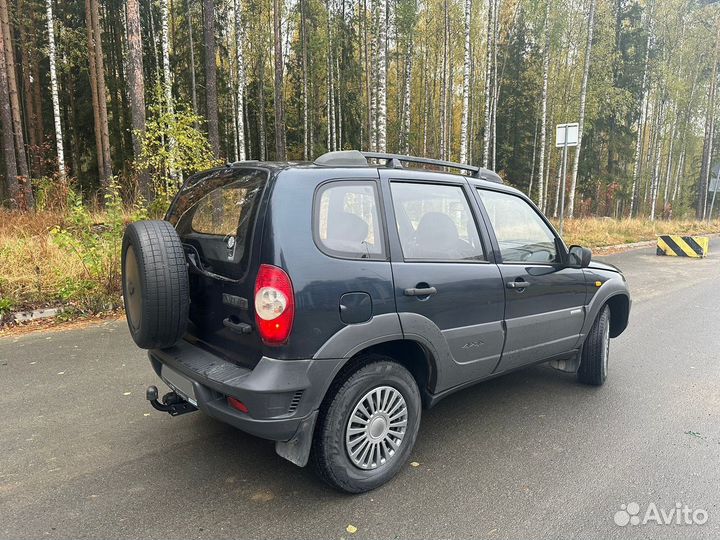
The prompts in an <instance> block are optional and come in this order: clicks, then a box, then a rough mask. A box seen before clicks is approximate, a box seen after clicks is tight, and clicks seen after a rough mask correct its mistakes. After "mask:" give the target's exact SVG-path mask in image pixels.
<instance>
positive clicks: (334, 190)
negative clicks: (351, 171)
mask: <svg viewBox="0 0 720 540" xmlns="http://www.w3.org/2000/svg"><path fill="white" fill-rule="evenodd" d="M378 206H379V205H378V197H377V190H376V187H375V183H374V182H363V181H350V180H348V181H339V182H331V183H329V184H325V185H324V186H322V187H321V188H320V190H319V191H318V193H317V195H316V199H315V224H314V227H315V231H314V234H315V238H316V241H317V243H318V246H319V247H320V249H322V250H323V251H325V252H326V253H327V254H329V255H333V256H336V257H344V258H349V259H384V258H385V256H384V253H385V250H384V245H383V237H382V232H381V228H380V219H379V217H378V215H379V214H378Z"/></svg>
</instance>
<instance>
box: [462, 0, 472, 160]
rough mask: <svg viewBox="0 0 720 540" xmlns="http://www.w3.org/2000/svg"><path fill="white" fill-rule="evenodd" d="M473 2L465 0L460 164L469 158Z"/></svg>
mask: <svg viewBox="0 0 720 540" xmlns="http://www.w3.org/2000/svg"><path fill="white" fill-rule="evenodd" d="M471 10H472V0H465V61H464V62H463V105H462V122H461V124H460V163H467V157H468V115H469V113H470V111H469V105H470V12H471Z"/></svg>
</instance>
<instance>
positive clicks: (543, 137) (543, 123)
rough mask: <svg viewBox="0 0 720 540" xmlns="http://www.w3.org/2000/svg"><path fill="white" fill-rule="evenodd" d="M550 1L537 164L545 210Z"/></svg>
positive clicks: (540, 206)
mask: <svg viewBox="0 0 720 540" xmlns="http://www.w3.org/2000/svg"><path fill="white" fill-rule="evenodd" d="M551 5H552V2H551V0H546V2H545V43H544V46H543V87H542V98H541V100H542V101H541V104H540V108H541V113H540V158H539V159H540V163H539V164H538V207H539V208H540V209H541V210H543V211H544V210H545V184H544V182H545V175H544V171H545V145H546V144H547V102H548V79H549V78H550V77H549V75H550V6H551Z"/></svg>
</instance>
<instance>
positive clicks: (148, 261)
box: [122, 221, 190, 349]
mask: <svg viewBox="0 0 720 540" xmlns="http://www.w3.org/2000/svg"><path fill="white" fill-rule="evenodd" d="M122 289H123V303H124V304H125V315H126V318H127V323H128V327H129V329H130V334H131V335H132V338H133V340H134V341H135V343H136V344H137V346H138V347H140V348H142V349H162V348H165V347H170V346H171V345H174V344H175V343H176V342H177V341H178V340H179V339H180V338H182V336H183V334H184V333H185V330H186V328H187V321H188V310H189V307H190V290H189V289H190V287H189V282H188V270H187V264H186V261H185V252H184V250H183V246H182V243H181V241H180V237H179V236H178V235H177V232H175V229H174V227H173V226H172V225H171V224H170V223H168V222H167V221H138V222H135V223H131V224H130V225H128V227H127V228H126V229H125V234H124V235H123V242H122Z"/></svg>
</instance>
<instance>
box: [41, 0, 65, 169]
mask: <svg viewBox="0 0 720 540" xmlns="http://www.w3.org/2000/svg"><path fill="white" fill-rule="evenodd" d="M52 2H53V0H45V8H46V11H47V30H48V56H49V57H50V94H51V95H52V104H53V118H54V124H55V148H56V150H57V166H58V175H59V177H60V180H64V179H65V150H64V148H63V132H62V122H61V121H60V96H59V92H58V78H57V68H56V66H55V56H56V50H55V23H54V19H53V12H52ZM40 122H42V119H40Z"/></svg>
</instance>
